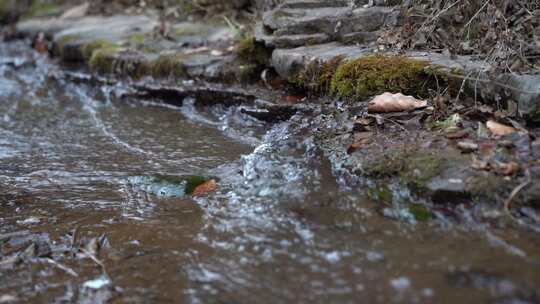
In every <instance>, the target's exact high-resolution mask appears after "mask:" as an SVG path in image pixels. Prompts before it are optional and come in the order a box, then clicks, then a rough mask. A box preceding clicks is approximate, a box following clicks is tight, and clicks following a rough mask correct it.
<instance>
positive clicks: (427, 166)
mask: <svg viewBox="0 0 540 304" xmlns="http://www.w3.org/2000/svg"><path fill="white" fill-rule="evenodd" d="M447 163H448V161H447V160H446V159H445V158H444V157H443V156H441V155H440V154H438V153H436V152H426V151H394V152H390V153H387V154H384V155H383V156H382V157H380V158H379V159H377V160H375V161H373V162H370V163H368V164H367V165H366V166H365V167H364V173H365V174H366V175H367V176H369V177H374V178H390V177H398V178H399V181H400V182H401V183H402V184H405V185H407V186H409V187H411V188H413V189H414V190H422V189H425V188H426V186H427V183H428V182H429V181H430V180H431V179H433V178H434V177H436V176H438V175H439V174H441V173H442V171H443V170H444V169H445V166H446V165H447Z"/></svg>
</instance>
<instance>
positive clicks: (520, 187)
mask: <svg viewBox="0 0 540 304" xmlns="http://www.w3.org/2000/svg"><path fill="white" fill-rule="evenodd" d="M525 176H526V177H527V179H526V180H525V181H524V182H523V183H521V184H519V185H518V186H517V187H515V188H514V190H512V192H511V193H510V196H509V197H508V198H507V199H506V201H504V210H505V211H506V212H507V213H508V214H510V216H512V214H511V212H510V208H511V207H512V201H513V200H514V198H515V197H516V196H517V195H518V194H519V192H520V191H521V190H523V188H525V187H527V186H528V185H529V184H530V182H531V175H530V173H529V170H528V169H526V171H525Z"/></svg>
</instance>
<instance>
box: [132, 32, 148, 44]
mask: <svg viewBox="0 0 540 304" xmlns="http://www.w3.org/2000/svg"><path fill="white" fill-rule="evenodd" d="M145 40H146V38H145V37H144V35H143V34H139V33H136V34H132V35H131V36H129V37H128V41H129V42H132V43H135V44H142V43H144V41H145Z"/></svg>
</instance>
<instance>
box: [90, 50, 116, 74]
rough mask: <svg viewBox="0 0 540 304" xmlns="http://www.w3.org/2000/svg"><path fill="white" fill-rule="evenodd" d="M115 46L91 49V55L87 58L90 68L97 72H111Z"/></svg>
mask: <svg viewBox="0 0 540 304" xmlns="http://www.w3.org/2000/svg"><path fill="white" fill-rule="evenodd" d="M116 52H117V49H116V48H101V49H97V50H95V51H93V53H92V57H90V59H89V60H88V66H89V67H90V70H92V71H94V72H98V73H105V74H110V73H113V65H114V54H116Z"/></svg>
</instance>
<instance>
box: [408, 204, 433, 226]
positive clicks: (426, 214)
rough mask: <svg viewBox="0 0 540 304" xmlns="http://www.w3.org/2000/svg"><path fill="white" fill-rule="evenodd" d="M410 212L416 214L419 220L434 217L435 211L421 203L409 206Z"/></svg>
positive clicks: (415, 217)
mask: <svg viewBox="0 0 540 304" xmlns="http://www.w3.org/2000/svg"><path fill="white" fill-rule="evenodd" d="M409 212H410V213H411V214H412V215H413V216H414V219H415V220H417V221H419V222H425V221H428V220H429V219H431V218H432V217H433V213H432V212H431V210H429V209H428V208H427V207H426V206H424V205H420V204H412V205H411V206H410V207H409Z"/></svg>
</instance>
